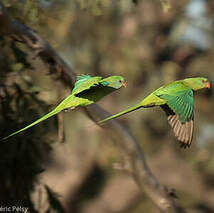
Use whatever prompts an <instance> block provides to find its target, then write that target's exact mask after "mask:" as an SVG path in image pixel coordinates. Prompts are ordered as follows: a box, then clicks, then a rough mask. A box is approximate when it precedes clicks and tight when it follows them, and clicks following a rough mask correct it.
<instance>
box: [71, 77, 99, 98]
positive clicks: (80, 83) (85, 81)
mask: <svg viewBox="0 0 214 213" xmlns="http://www.w3.org/2000/svg"><path fill="white" fill-rule="evenodd" d="M101 80H102V77H99V76H96V77H91V76H90V75H83V76H78V78H77V81H76V83H75V86H74V88H73V90H72V95H77V94H79V93H81V92H83V91H85V90H88V89H90V88H91V87H93V86H97V85H99V82H100V81H101Z"/></svg>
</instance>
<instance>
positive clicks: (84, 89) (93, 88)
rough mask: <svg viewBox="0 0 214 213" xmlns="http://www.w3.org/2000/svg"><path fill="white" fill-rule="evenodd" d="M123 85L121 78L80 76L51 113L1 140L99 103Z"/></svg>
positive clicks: (123, 81)
mask: <svg viewBox="0 0 214 213" xmlns="http://www.w3.org/2000/svg"><path fill="white" fill-rule="evenodd" d="M124 84H125V80H124V78H123V77H122V76H110V77H108V78H104V79H102V77H99V76H95V77H92V76H90V75H82V76H78V77H77V81H76V83H75V85H74V88H73V90H72V93H71V95H69V96H68V97H67V98H65V99H64V100H63V101H62V102H61V103H60V104H59V105H57V106H56V107H55V108H54V109H53V110H52V111H51V112H49V113H48V114H46V115H44V116H43V117H41V118H40V119H38V120H36V121H34V122H33V123H31V124H29V125H28V126H26V127H24V128H22V129H20V130H18V131H16V132H14V133H12V134H10V135H9V136H7V137H4V138H3V139H1V140H5V139H7V138H9V137H11V136H13V135H16V134H18V133H20V132H22V131H24V130H26V129H28V128H30V127H32V126H34V125H36V124H38V123H40V122H42V121H44V120H46V119H48V118H50V117H52V116H53V115H56V114H57V113H59V112H61V111H62V110H66V109H74V108H76V107H79V106H87V105H90V104H93V103H95V102H97V101H99V100H100V99H101V98H103V97H104V96H106V95H108V94H110V93H111V92H113V91H115V90H117V89H119V88H121V86H123V85H124Z"/></svg>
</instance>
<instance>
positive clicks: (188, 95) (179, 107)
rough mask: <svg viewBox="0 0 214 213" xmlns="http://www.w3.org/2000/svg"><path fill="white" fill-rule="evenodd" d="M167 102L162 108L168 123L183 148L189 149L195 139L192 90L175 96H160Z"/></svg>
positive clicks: (180, 92)
mask: <svg viewBox="0 0 214 213" xmlns="http://www.w3.org/2000/svg"><path fill="white" fill-rule="evenodd" d="M159 97H160V98H161V99H164V100H166V104H164V105H162V106H161V108H162V109H163V110H164V111H165V112H166V114H167V116H168V122H169V124H170V125H171V127H172V128H173V131H174V133H175V136H176V137H177V138H178V140H179V141H180V143H181V147H184V148H186V147H189V146H190V145H191V142H192V138H193V120H194V98H193V91H192V90H191V89H189V90H185V91H179V92H177V93H174V94H170V95H168V94H163V95H160V96H159Z"/></svg>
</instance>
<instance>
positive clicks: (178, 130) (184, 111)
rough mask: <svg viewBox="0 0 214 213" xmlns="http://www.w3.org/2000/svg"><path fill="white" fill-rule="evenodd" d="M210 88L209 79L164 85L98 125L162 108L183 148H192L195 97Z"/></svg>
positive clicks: (200, 78) (187, 79) (198, 78)
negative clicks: (195, 93)
mask: <svg viewBox="0 0 214 213" xmlns="http://www.w3.org/2000/svg"><path fill="white" fill-rule="evenodd" d="M203 88H210V83H209V81H208V79H206V78H202V77H197V78H186V79H184V80H179V81H174V82H172V83H170V84H167V85H164V86H162V87H160V88H158V89H156V90H155V91H154V92H152V93H151V94H150V95H148V96H147V97H146V98H144V99H143V100H142V101H140V102H139V103H137V104H136V105H134V106H132V107H130V108H128V109H127V110H124V111H122V112H119V113H117V114H115V115H112V116H110V117H107V118H106V119H104V120H102V121H99V122H98V124H101V123H103V122H106V121H109V120H111V119H114V118H117V117H119V116H121V115H124V114H127V113H129V112H132V111H134V110H137V109H140V108H147V107H155V106H160V107H161V108H162V109H163V110H164V111H165V113H166V115H167V119H168V122H169V124H170V125H171V127H172V128H173V131H174V133H175V136H176V137H177V138H178V140H179V142H180V145H181V147H183V148H186V147H190V145H191V142H192V138H193V120H194V97H193V93H194V91H196V90H199V89H203Z"/></svg>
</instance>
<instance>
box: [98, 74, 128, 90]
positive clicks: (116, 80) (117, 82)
mask: <svg viewBox="0 0 214 213" xmlns="http://www.w3.org/2000/svg"><path fill="white" fill-rule="evenodd" d="M100 83H101V84H103V85H104V86H108V87H112V88H114V89H119V88H121V87H122V86H124V87H126V81H125V79H124V78H123V77H122V76H110V77H108V78H104V79H103V80H102V81H101V82H100Z"/></svg>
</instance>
